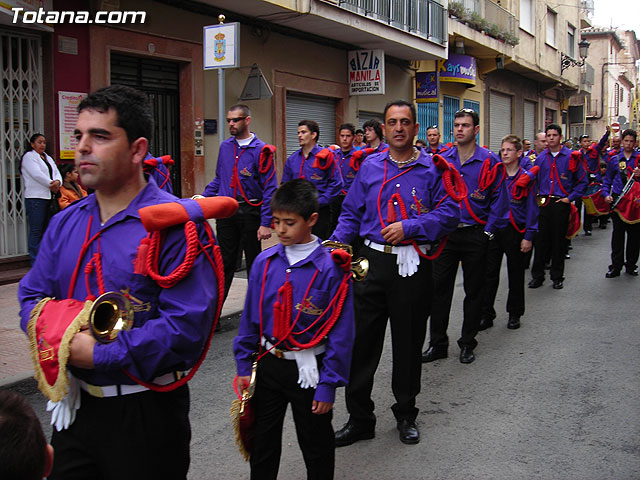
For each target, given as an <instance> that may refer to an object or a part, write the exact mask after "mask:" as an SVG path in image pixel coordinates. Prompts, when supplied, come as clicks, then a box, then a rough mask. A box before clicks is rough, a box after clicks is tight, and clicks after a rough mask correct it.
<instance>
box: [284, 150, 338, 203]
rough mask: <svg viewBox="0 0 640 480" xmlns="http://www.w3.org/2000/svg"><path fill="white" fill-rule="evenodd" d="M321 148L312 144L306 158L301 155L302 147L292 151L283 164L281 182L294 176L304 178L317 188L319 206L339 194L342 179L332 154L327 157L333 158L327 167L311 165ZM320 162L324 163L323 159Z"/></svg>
mask: <svg viewBox="0 0 640 480" xmlns="http://www.w3.org/2000/svg"><path fill="white" fill-rule="evenodd" d="M322 149H323V147H320V146H319V145H316V146H314V147H313V148H312V149H311V152H309V156H308V157H307V158H306V159H305V158H303V156H302V149H300V150H297V151H295V152H293V153H292V154H291V155H290V156H289V158H288V159H287V161H286V163H285V164H284V171H283V172H282V181H281V184H283V183H285V182H288V181H289V180H293V179H294V178H306V179H307V180H309V181H310V182H311V183H313V185H314V186H315V187H316V189H317V190H318V203H319V204H320V206H321V207H326V206H327V205H329V204H330V203H331V201H332V200H333V199H334V198H336V197H337V196H338V195H339V194H340V191H341V190H342V179H341V177H340V172H339V171H338V168H337V166H336V163H335V158H334V157H333V155H331V156H330V157H329V158H332V159H333V160H334V161H333V162H332V163H333V164H332V165H331V166H330V167H329V168H327V169H324V170H323V169H322V168H317V167H314V166H313V164H314V162H315V160H316V153H318V152H319V151H320V150H322ZM322 163H323V164H324V160H323V161H322Z"/></svg>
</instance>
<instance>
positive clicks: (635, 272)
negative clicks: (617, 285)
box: [626, 267, 638, 277]
mask: <svg viewBox="0 0 640 480" xmlns="http://www.w3.org/2000/svg"><path fill="white" fill-rule="evenodd" d="M626 272H627V275H631V276H632V277H637V276H638V267H633V268H627V269H626Z"/></svg>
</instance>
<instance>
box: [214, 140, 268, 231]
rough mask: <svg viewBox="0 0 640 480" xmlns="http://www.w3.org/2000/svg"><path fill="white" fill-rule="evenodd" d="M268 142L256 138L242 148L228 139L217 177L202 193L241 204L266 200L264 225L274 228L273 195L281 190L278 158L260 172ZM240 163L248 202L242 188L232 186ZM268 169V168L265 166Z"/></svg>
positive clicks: (241, 176) (242, 184)
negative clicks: (272, 225)
mask: <svg viewBox="0 0 640 480" xmlns="http://www.w3.org/2000/svg"><path fill="white" fill-rule="evenodd" d="M264 145H265V143H264V142H263V141H262V140H260V139H259V138H258V137H257V136H255V135H254V137H253V140H251V143H249V145H247V146H246V147H241V146H240V145H239V144H238V141H237V140H236V138H235V137H230V138H227V139H226V140H225V141H224V142H222V144H221V145H220V151H219V153H218V165H217V166H216V176H215V178H214V179H213V181H212V182H211V183H209V185H207V186H206V187H205V189H204V192H202V195H204V196H205V197H215V196H217V195H221V196H226V197H231V198H235V199H236V200H238V201H239V202H244V201H246V200H250V201H251V203H257V202H260V201H261V200H262V205H261V216H260V218H261V220H260V225H262V226H264V227H270V226H271V196H272V195H273V192H275V191H276V188H277V187H278V182H277V180H276V175H275V159H273V160H272V162H271V166H270V167H269V168H268V169H266V171H265V172H264V173H263V172H260V152H261V151H262V147H264ZM236 159H237V160H238V178H239V179H240V185H241V186H242V190H243V191H244V195H245V197H246V199H245V198H244V197H243V196H242V193H241V192H240V189H239V188H233V187H232V186H231V183H232V177H233V167H234V166H235V163H236ZM265 167H266V165H265Z"/></svg>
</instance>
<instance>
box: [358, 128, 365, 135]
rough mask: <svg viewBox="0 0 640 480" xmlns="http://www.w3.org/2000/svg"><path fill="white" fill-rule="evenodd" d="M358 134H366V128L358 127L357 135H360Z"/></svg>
mask: <svg viewBox="0 0 640 480" xmlns="http://www.w3.org/2000/svg"><path fill="white" fill-rule="evenodd" d="M358 134H362V135H364V130H362V129H361V128H359V129H357V130H356V135H358Z"/></svg>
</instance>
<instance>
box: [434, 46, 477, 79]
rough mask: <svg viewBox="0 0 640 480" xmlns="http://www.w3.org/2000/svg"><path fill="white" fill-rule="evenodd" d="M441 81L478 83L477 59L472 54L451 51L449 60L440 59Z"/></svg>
mask: <svg viewBox="0 0 640 480" xmlns="http://www.w3.org/2000/svg"><path fill="white" fill-rule="evenodd" d="M438 72H439V73H440V81H441V82H456V83H466V84H469V85H475V84H476V59H475V57H472V56H470V55H458V54H455V53H450V54H449V58H448V59H447V60H438Z"/></svg>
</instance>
